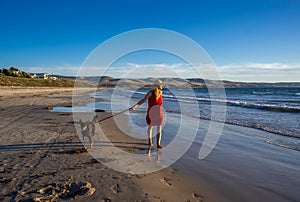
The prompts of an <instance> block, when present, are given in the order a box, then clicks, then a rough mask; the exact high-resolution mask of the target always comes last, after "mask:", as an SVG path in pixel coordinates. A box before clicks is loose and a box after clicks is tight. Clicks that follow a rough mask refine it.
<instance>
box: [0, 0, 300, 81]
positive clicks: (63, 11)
mask: <svg viewBox="0 0 300 202" xmlns="http://www.w3.org/2000/svg"><path fill="white" fill-rule="evenodd" d="M299 19H300V1H299V0H273V1H271V0H269V1H264V0H261V1H256V0H252V1H250V0H237V1H214V0H212V1H201V0H199V1H196V0H195V1H188V0H187V1H170V0H167V1H158V0H157V1H156V0H153V1H148V0H147V1H146V0H145V1H143V0H132V1H113V0H112V1H109V0H106V1H100V0H99V1H96V0H94V1H83V0H82V1H71V0H69V1H59V0H43V1H32V0H26V1H22V0H19V1H16V0H0V27H1V31H0V67H10V66H17V67H21V69H23V70H27V71H43V72H49V73H52V72H53V73H56V74H64V75H76V73H77V71H78V67H80V65H81V64H82V62H83V61H84V59H85V58H86V57H87V56H88V54H89V53H90V52H91V51H92V50H93V49H94V48H96V47H97V46H98V45H99V44H101V43H102V42H104V41H105V40H108V39H109V38H110V37H113V36H115V35H117V34H120V33H122V32H126V31H129V30H132V29H140V28H149V27H150V28H163V29H170V30H173V31H176V32H179V33H181V34H184V35H186V36H188V37H190V38H191V39H193V40H194V41H196V42H197V43H199V45H201V46H202V47H203V48H204V49H205V50H206V52H207V53H208V54H209V55H210V56H211V58H212V59H213V61H214V62H215V64H216V66H217V68H218V71H219V73H220V75H221V78H223V79H227V80H236V81H238V80H239V81H272V82H276V81H300V57H299V56H300V54H299V53H300V22H299ZM149 57H150V58H151V56H149V55H147V57H145V58H143V57H141V56H140V57H138V58H136V59H134V58H130V59H128V58H127V59H124V61H123V64H122V60H121V61H119V65H124V66H126V65H127V63H130V64H131V65H132V64H133V63H136V64H138V65H151V64H152V65H156V64H159V63H164V65H172V64H173V63H174V62H176V61H172V60H170V61H166V60H160V59H159V58H160V57H157V55H155V54H154V55H153V56H152V57H153V58H151V59H150V60H149Z"/></svg>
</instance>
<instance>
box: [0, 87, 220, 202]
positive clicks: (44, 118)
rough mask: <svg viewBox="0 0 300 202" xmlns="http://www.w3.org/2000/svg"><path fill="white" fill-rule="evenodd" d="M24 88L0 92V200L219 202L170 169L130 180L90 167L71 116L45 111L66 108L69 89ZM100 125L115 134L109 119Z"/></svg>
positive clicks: (95, 165) (100, 167)
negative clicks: (103, 124)
mask: <svg viewBox="0 0 300 202" xmlns="http://www.w3.org/2000/svg"><path fill="white" fill-rule="evenodd" d="M26 89H27V90H26V91H24V89H23V88H22V89H21V90H20V91H19V92H18V93H7V91H6V92H4V91H2V90H3V88H0V91H1V93H0V96H1V97H0V104H1V115H0V116H1V123H2V124H1V125H2V127H0V133H1V135H0V140H1V142H2V144H1V146H0V153H1V157H0V162H3V163H1V164H0V172H1V185H0V190H1V191H0V199H1V200H2V201H18V200H25V199H36V200H38V199H39V200H42V199H48V200H50V199H55V198H56V199H57V200H60V199H62V198H63V197H65V198H67V199H68V200H70V201H72V200H74V201H76V200H77V201H78V200H81V201H82V200H84V201H95V200H98V201H99V200H103V201H105V200H111V201H120V200H127V201H161V200H165V201H172V200H171V199H174V200H177V199H180V200H182V201H187V200H190V201H201V200H206V201H220V200H219V198H218V197H217V194H216V193H215V192H212V191H211V189H210V188H208V186H206V185H204V184H202V183H200V182H199V181H194V180H193V179H191V178H190V177H188V176H185V175H183V174H181V173H180V172H178V171H177V170H174V169H172V168H166V169H164V170H162V171H159V172H156V173H153V174H149V175H131V174H124V173H119V172H116V171H114V170H112V169H109V168H107V167H106V166H104V165H102V164H101V163H98V162H96V161H95V159H94V158H93V157H92V156H91V155H90V154H89V153H87V152H86V151H85V149H84V148H83V145H82V143H81V141H80V139H79V137H78V135H77V133H76V131H75V127H74V124H73V117H72V113H59V112H57V113H52V112H49V111H48V110H47V107H48V106H68V105H70V104H71V103H72V100H71V97H72V90H73V89H72V88H68V89H55V88H51V90H49V89H48V90H49V91H45V89H44V88H35V89H36V90H33V91H32V89H28V88H26ZM84 90H87V91H85V92H89V91H88V89H84ZM83 101H85V100H83ZM105 115H107V113H103V116H105ZM105 124H107V128H108V129H109V130H110V131H111V132H112V133H118V130H116V129H115V128H112V125H113V123H112V121H111V120H110V121H107V122H106V123H105ZM83 189H84V190H86V192H85V193H84V194H83V193H82V192H80V190H81V191H82V190H83ZM47 190H48V192H47ZM50 190H52V192H54V193H55V194H54V195H51V194H50V193H49V191H50ZM63 193H64V194H63ZM222 201H224V200H222Z"/></svg>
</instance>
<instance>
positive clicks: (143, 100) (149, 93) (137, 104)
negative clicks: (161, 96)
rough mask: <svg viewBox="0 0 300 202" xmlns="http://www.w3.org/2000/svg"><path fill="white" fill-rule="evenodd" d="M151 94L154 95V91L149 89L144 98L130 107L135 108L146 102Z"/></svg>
mask: <svg viewBox="0 0 300 202" xmlns="http://www.w3.org/2000/svg"><path fill="white" fill-rule="evenodd" d="M151 95H152V91H149V92H148V93H147V95H146V96H145V97H144V98H143V99H141V100H140V101H139V102H138V103H136V104H135V105H133V106H132V107H131V108H130V109H131V110H135V109H136V108H137V107H138V106H139V105H142V104H143V103H144V102H146V100H148V99H149V97H150V96H151Z"/></svg>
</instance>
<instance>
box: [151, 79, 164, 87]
mask: <svg viewBox="0 0 300 202" xmlns="http://www.w3.org/2000/svg"><path fill="white" fill-rule="evenodd" d="M153 85H154V86H160V85H163V82H162V81H161V80H159V79H155V81H154V83H153Z"/></svg>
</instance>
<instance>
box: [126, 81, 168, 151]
mask: <svg viewBox="0 0 300 202" xmlns="http://www.w3.org/2000/svg"><path fill="white" fill-rule="evenodd" d="M162 84H163V83H162V82H161V80H159V79H157V80H156V81H155V82H154V88H153V90H151V91H149V92H148V93H147V95H146V96H145V97H144V98H143V99H141V100H140V101H139V102H138V103H137V104H135V105H134V106H133V107H131V108H130V109H132V110H135V109H136V108H137V107H138V106H139V105H142V104H143V103H144V102H145V101H146V100H148V110H147V116H146V122H147V125H148V131H147V132H148V139H149V146H150V147H152V146H154V144H153V142H152V128H153V126H156V133H157V134H156V135H157V136H156V142H157V145H156V146H157V148H162V147H163V146H161V144H160V141H161V126H162V124H163V118H164V115H163V110H162V88H163V85H162Z"/></svg>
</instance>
